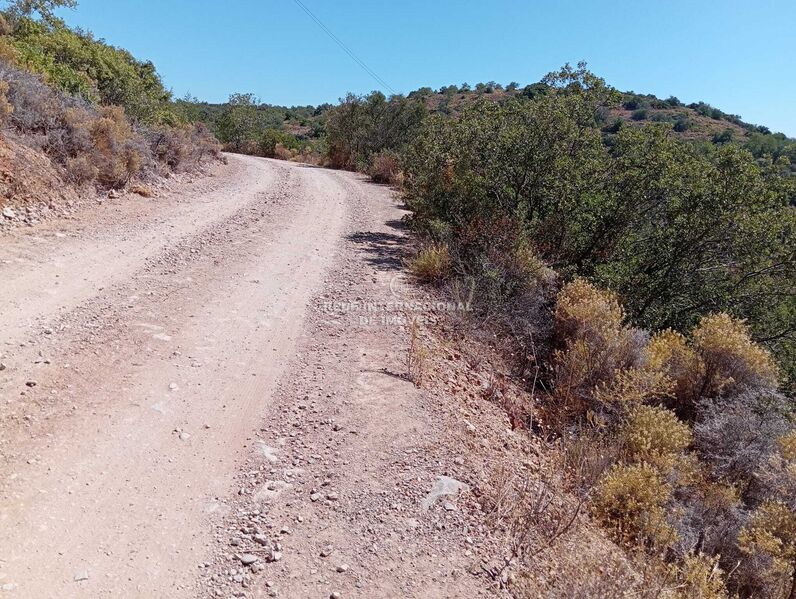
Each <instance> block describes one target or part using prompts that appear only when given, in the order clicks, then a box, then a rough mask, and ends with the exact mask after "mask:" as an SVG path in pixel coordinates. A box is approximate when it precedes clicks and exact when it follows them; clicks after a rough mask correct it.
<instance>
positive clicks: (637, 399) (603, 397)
mask: <svg viewBox="0 0 796 599" xmlns="http://www.w3.org/2000/svg"><path fill="white" fill-rule="evenodd" d="M671 388H672V382H671V379H670V378H669V377H667V376H666V375H665V374H664V373H662V372H660V371H655V370H651V369H649V368H626V369H625V370H619V371H617V372H616V373H615V374H614V377H613V379H611V380H610V381H607V382H603V383H601V384H600V385H599V386H598V387H597V388H595V390H594V398H595V399H596V400H597V401H599V402H601V403H605V404H613V405H619V406H631V405H633V404H640V403H642V402H644V401H647V400H650V399H653V398H660V397H665V396H668V395H669V394H670V391H671Z"/></svg>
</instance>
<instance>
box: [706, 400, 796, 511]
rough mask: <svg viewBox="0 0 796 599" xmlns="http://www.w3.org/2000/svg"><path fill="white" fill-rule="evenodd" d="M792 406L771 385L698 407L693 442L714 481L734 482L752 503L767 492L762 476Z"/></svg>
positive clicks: (788, 424)
mask: <svg viewBox="0 0 796 599" xmlns="http://www.w3.org/2000/svg"><path fill="white" fill-rule="evenodd" d="M794 416H796V413H794V407H793V404H792V402H790V401H789V400H788V399H787V398H786V397H784V396H782V395H780V394H779V393H777V392H775V391H771V390H747V391H743V392H741V393H738V394H737V395H734V396H730V397H721V398H717V399H713V400H710V401H706V402H705V403H704V404H703V405H702V406H700V410H699V417H698V419H697V422H696V425H695V427H694V445H695V448H696V450H697V452H698V454H699V455H700V457H701V458H702V459H703V460H704V461H705V462H706V463H707V464H709V465H710V469H711V472H712V474H713V476H714V477H715V479H716V480H721V481H725V482H727V483H730V484H733V485H735V486H736V487H737V488H738V489H739V490H740V491H741V492H742V494H743V495H744V497H745V499H746V500H747V501H748V502H750V503H751V504H752V505H754V504H756V503H758V502H759V501H760V500H761V498H762V497H765V496H767V495H768V494H769V488H768V484H767V483H766V482H765V480H764V477H765V474H766V466H767V464H768V462H769V460H771V458H772V455H773V454H774V452H775V450H776V448H777V440H778V438H780V437H782V436H783V435H785V434H787V433H788V432H789V431H790V430H792V429H793V427H794Z"/></svg>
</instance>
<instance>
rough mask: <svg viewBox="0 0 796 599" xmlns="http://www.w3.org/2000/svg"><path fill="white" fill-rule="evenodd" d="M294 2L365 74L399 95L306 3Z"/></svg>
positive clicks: (295, 0)
mask: <svg viewBox="0 0 796 599" xmlns="http://www.w3.org/2000/svg"><path fill="white" fill-rule="evenodd" d="M293 2H295V3H296V4H297V5H298V6H299V8H301V10H303V11H304V12H305V13H307V15H308V16H309V17H310V18H311V19H312V20H313V21H315V22H316V23H317V24H318V27H320V28H321V29H323V31H324V33H326V35H328V36H329V37H330V38H331V39H332V40H333V41H334V42H335V43H336V44H337V45H338V46H340V47H341V48H342V49H343V51H344V52H345V53H346V54H348V55H349V56H350V57H351V59H352V60H353V61H354V62H356V63H357V64H358V65H359V66H360V67H362V68H363V69H364V70H365V72H366V73H368V75H370V76H371V77H373V78H374V79H375V80H376V81H378V82H379V83H380V84H381V85H383V86H384V87H386V88H387V89H388V90H390V91H391V92H392V93H393V94H397V93H398V92H397V91H395V90H394V89H393V88H392V86H391V85H390V84H389V83H387V82H386V81H385V80H384V79H382V78H381V77H379V76H378V75H377V74H376V73H375V72H374V71H373V69H371V68H370V67H369V66H368V65H366V64H365V63H364V62H363V61H362V60H360V59H359V57H357V55H356V54H354V53H353V52H352V51H351V49H350V48H349V47H348V46H346V45H345V44H344V43H343V42H342V41H341V40H340V38H339V37H337V36H336V35H335V34H334V33H332V31H331V30H330V29H329V28H328V27H327V26H326V25H324V24H323V22H322V21H321V20H320V19H319V18H318V17H316V16H315V15H314V14H313V12H312V11H311V10H310V9H309V8H307V7H306V6H305V5H304V3H303V2H301V0H293Z"/></svg>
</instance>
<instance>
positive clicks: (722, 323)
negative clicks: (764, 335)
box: [691, 312, 779, 396]
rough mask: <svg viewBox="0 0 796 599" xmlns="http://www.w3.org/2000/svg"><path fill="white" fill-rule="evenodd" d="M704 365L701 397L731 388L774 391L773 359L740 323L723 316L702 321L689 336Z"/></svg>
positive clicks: (714, 316) (719, 314)
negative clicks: (739, 387) (763, 388)
mask: <svg viewBox="0 0 796 599" xmlns="http://www.w3.org/2000/svg"><path fill="white" fill-rule="evenodd" d="M691 337H692V339H693V344H694V347H695V349H696V350H697V352H698V353H699V354H700V356H701V358H702V360H703V362H704V364H705V382H704V384H703V386H702V387H703V389H704V391H703V393H702V394H703V395H704V396H715V395H718V394H719V393H721V392H722V391H726V390H727V389H728V388H730V387H733V386H751V387H765V388H772V389H773V388H776V387H777V384H778V382H779V368H778V367H777V363H776V361H775V360H774V358H773V356H772V355H771V354H770V353H769V352H768V351H767V350H766V349H764V348H763V347H761V346H760V345H758V344H756V343H755V342H754V341H752V339H751V337H750V336H749V330H748V328H747V327H746V325H745V324H744V322H743V321H742V320H738V319H736V318H733V317H732V316H730V315H728V314H725V313H723V312H722V313H718V314H710V315H708V316H705V317H703V318H702V320H701V321H700V322H699V325H697V327H696V328H695V329H694V330H693V332H692V333H691Z"/></svg>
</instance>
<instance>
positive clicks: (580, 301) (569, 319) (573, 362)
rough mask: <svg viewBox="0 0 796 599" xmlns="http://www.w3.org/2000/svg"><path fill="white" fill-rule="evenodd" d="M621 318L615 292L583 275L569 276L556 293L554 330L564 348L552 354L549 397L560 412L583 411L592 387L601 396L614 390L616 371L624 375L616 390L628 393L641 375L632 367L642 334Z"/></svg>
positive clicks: (591, 394) (652, 384)
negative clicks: (600, 287)
mask: <svg viewBox="0 0 796 599" xmlns="http://www.w3.org/2000/svg"><path fill="white" fill-rule="evenodd" d="M623 320H624V312H623V310H622V306H621V305H620V303H619V299H618V297H617V296H616V294H615V293H612V292H610V291H606V290H604V289H599V288H597V287H595V286H594V285H592V284H591V283H589V282H587V281H585V280H583V279H575V280H574V281H572V282H571V283H568V284H567V285H565V286H564V287H563V289H562V290H561V291H560V292H559V294H558V297H557V299H556V308H555V333H556V335H557V337H558V342H559V344H563V345H564V348H563V349H559V350H557V351H556V352H555V355H554V373H555V389H554V395H555V398H556V400H557V401H558V402H559V403H560V404H561V406H562V410H563V411H565V412H568V413H570V414H580V413H583V412H585V411H586V410H587V409H588V406H589V402H591V401H592V400H593V399H594V394H595V390H597V389H598V387H599V389H602V393H603V396H604V397H607V395H608V394H610V393H612V391H608V390H607V389H608V387H611V388H612V389H613V388H614V385H613V381H614V379H615V378H616V377H617V374H618V373H622V372H626V373H627V374H626V375H624V378H623V380H621V381H619V382H618V383H617V386H616V388H615V389H614V391H615V392H616V394H623V393H625V392H626V391H627V392H629V388H637V387H638V385H639V384H641V383H642V381H641V380H639V379H640V378H643V377H641V375H640V374H638V373H636V372H635V371H634V368H633V367H634V366H635V365H636V364H637V363H639V361H640V357H641V348H642V346H643V337H642V336H641V335H640V332H639V331H637V330H636V329H633V328H631V327H628V326H626V325H625V324H624V323H623ZM645 376H646V375H645ZM658 378H661V377H658ZM643 384H644V385H647V384H649V385H651V386H652V387H655V388H657V385H658V383H653V382H652V381H649V380H646V381H644V382H643Z"/></svg>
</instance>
